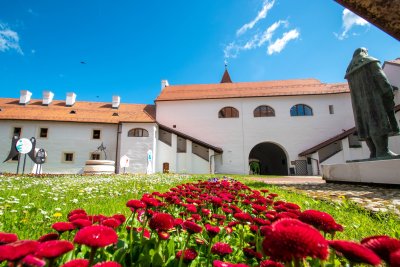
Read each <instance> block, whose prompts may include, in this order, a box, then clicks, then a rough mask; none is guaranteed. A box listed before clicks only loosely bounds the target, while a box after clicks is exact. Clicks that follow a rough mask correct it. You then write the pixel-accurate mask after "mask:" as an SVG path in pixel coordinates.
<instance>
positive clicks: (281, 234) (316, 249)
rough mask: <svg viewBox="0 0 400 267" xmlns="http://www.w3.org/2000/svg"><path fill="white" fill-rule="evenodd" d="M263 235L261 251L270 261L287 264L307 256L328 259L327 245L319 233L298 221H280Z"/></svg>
mask: <svg viewBox="0 0 400 267" xmlns="http://www.w3.org/2000/svg"><path fill="white" fill-rule="evenodd" d="M264 227H268V226H264ZM262 231H264V229H262ZM264 234H265V239H264V241H263V244H262V245H263V249H264V252H265V254H267V255H268V256H270V257H271V259H272V260H278V261H283V262H289V261H292V260H293V259H296V260H300V259H304V258H306V257H307V256H310V257H313V258H319V259H323V260H324V259H326V258H327V257H328V243H327V241H326V240H325V239H324V238H323V236H322V235H321V234H320V232H319V231H317V230H316V229H315V228H313V227H311V226H309V225H308V224H305V223H302V222H301V221H299V220H296V219H281V220H279V221H276V222H274V223H273V224H272V225H271V230H270V231H269V229H268V230H267V231H266V232H265V233H264Z"/></svg>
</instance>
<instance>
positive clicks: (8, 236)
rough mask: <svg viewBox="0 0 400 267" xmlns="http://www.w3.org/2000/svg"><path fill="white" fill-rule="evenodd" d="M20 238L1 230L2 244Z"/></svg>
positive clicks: (0, 238) (0, 243)
mask: <svg viewBox="0 0 400 267" xmlns="http://www.w3.org/2000/svg"><path fill="white" fill-rule="evenodd" d="M17 240H18V236H17V235H16V234H12V233H3V232H0V245H3V244H8V243H12V242H15V241H17Z"/></svg>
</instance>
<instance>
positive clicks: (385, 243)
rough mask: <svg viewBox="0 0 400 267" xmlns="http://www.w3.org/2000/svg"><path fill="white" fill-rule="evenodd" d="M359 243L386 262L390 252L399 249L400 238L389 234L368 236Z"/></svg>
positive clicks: (388, 259)
mask: <svg viewBox="0 0 400 267" xmlns="http://www.w3.org/2000/svg"><path fill="white" fill-rule="evenodd" d="M361 245H363V246H364V247H367V248H369V249H370V250H372V251H373V252H375V253H376V255H378V256H379V257H380V258H381V259H382V260H384V261H386V262H389V261H390V254H391V253H392V252H395V251H397V250H400V240H398V239H395V238H391V237H389V236H370V237H367V238H364V239H363V240H361Z"/></svg>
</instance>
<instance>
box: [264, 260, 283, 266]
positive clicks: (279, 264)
mask: <svg viewBox="0 0 400 267" xmlns="http://www.w3.org/2000/svg"><path fill="white" fill-rule="evenodd" d="M260 267H284V265H283V264H282V263H279V262H276V261H271V260H265V261H262V262H260Z"/></svg>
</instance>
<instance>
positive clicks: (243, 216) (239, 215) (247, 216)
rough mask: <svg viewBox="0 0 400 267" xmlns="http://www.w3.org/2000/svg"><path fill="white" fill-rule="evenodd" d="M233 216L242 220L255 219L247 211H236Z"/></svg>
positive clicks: (250, 220) (249, 220)
mask: <svg viewBox="0 0 400 267" xmlns="http://www.w3.org/2000/svg"><path fill="white" fill-rule="evenodd" d="M233 217H234V218H235V219H236V220H238V221H241V222H252V221H253V217H252V216H251V215H250V214H249V213H247V212H241V213H235V214H233Z"/></svg>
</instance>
